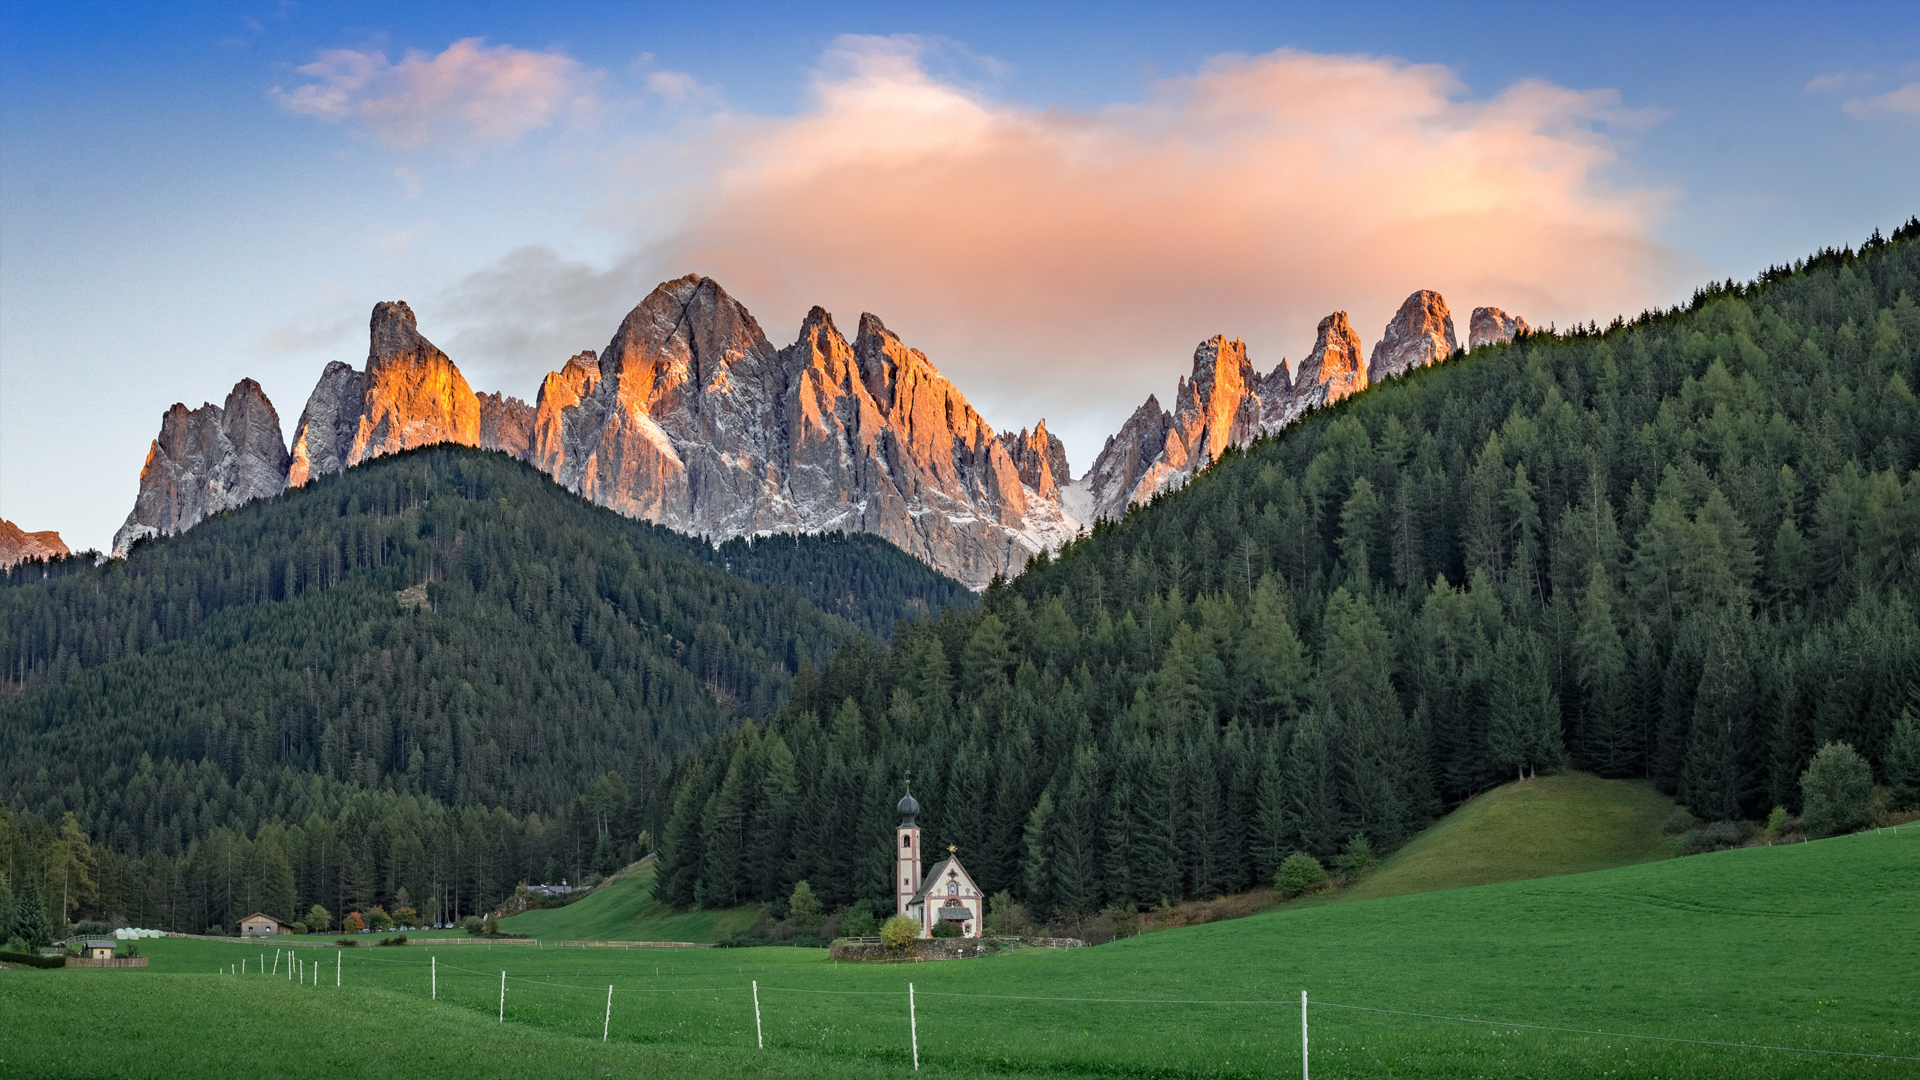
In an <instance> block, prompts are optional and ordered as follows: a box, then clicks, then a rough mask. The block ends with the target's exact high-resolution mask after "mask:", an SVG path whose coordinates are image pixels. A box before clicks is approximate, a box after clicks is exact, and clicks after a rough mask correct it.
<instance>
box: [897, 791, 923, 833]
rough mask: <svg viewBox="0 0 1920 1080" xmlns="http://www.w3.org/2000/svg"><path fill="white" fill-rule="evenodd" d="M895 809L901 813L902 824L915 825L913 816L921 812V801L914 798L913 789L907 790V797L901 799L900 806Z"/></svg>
mask: <svg viewBox="0 0 1920 1080" xmlns="http://www.w3.org/2000/svg"><path fill="white" fill-rule="evenodd" d="M894 809H895V810H897V811H899V812H900V824H902V825H911V824H913V815H915V814H917V813H919V812H920V801H919V800H918V799H915V798H914V797H913V789H911V788H909V789H907V794H906V797H905V798H903V799H901V800H900V805H899V806H896V807H894Z"/></svg>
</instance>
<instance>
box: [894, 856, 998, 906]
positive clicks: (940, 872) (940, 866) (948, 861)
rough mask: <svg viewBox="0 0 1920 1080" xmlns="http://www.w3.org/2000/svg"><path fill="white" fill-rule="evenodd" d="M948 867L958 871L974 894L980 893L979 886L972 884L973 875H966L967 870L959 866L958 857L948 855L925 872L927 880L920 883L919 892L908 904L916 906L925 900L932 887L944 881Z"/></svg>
mask: <svg viewBox="0 0 1920 1080" xmlns="http://www.w3.org/2000/svg"><path fill="white" fill-rule="evenodd" d="M949 867H951V868H952V869H954V870H958V871H959V872H960V874H961V875H962V876H963V877H965V878H966V879H967V884H968V885H971V886H973V890H974V891H975V892H979V891H980V886H979V885H978V884H976V883H975V882H974V880H973V875H972V874H969V873H967V868H966V867H964V866H961V865H960V856H958V855H949V856H947V857H946V858H944V859H941V860H940V861H939V862H937V863H934V864H933V866H932V867H930V868H929V869H928V870H927V878H926V880H925V881H922V882H921V883H920V891H919V892H917V893H914V894H913V899H912V900H909V901H908V903H910V904H917V903H919V902H920V901H922V900H925V899H926V898H927V894H928V893H930V892H932V891H933V887H934V886H935V885H938V884H939V883H940V882H942V881H944V880H946V876H947V869H948V868H949Z"/></svg>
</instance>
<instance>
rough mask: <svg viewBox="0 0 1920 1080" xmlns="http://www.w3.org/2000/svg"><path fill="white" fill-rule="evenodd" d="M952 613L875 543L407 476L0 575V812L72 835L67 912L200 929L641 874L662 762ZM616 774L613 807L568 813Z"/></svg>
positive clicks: (490, 483)
mask: <svg viewBox="0 0 1920 1080" xmlns="http://www.w3.org/2000/svg"><path fill="white" fill-rule="evenodd" d="M788 582H790V583H791V584H787V583H788ZM813 601H817V602H818V603H817V605H816V603H815V602H813ZM970 603H971V594H969V593H966V591H965V590H964V589H963V588H962V587H961V586H959V585H958V583H956V582H953V581H952V580H951V579H948V578H945V577H942V576H941V575H939V574H937V573H935V572H934V571H932V570H931V569H929V568H927V567H926V566H925V565H924V564H921V563H919V562H918V561H916V560H914V559H912V558H911V557H910V556H907V555H906V554H905V553H903V552H901V551H899V550H898V549H897V548H894V547H892V546H891V545H889V544H887V543H886V542H885V541H882V540H880V539H878V538H876V537H857V538H855V537H846V536H840V535H830V536H822V537H802V538H781V539H778V540H772V541H768V540H762V541H760V542H757V543H753V544H748V543H746V542H744V541H738V542H734V543H731V544H723V545H718V546H716V545H712V544H709V543H706V542H705V541H702V540H700V539H698V538H694V537H686V536H681V535H678V534H675V533H672V532H670V531H668V530H665V529H661V528H658V527H655V526H651V525H648V524H645V523H642V522H635V521H630V520H628V519H625V518H622V517H620V516H618V515H617V514H614V513H612V512H611V511H607V510H605V509H602V508H598V507H594V506H592V505H590V504H588V503H586V502H585V501H584V500H581V499H579V498H578V497H576V496H573V495H571V494H569V493H567V492H565V491H563V490H561V489H559V488H558V487H556V486H555V485H553V484H552V483H551V481H550V480H548V479H547V478H545V477H543V476H541V475H539V474H538V473H537V472H535V471H533V470H532V469H530V468H529V467H527V466H526V465H524V464H523V463H520V462H515V461H511V460H509V459H507V458H505V457H504V456H502V455H497V454H489V453H485V452H482V451H476V450H470V449H466V448H457V447H434V448H428V449H425V450H419V451H413V452H410V453H407V454H401V455H395V456H393V457H390V458H383V459H379V460H377V461H375V462H370V463H368V464H367V465H364V466H360V467H357V468H355V469H351V470H348V471H346V472H344V473H340V474H337V475H333V476H328V477H324V478H321V479H319V480H316V481H315V482H314V483H312V484H310V485H308V486H307V487H305V488H302V489H298V490H295V491H290V492H288V493H286V494H284V495H281V496H279V497H276V498H274V499H268V500H261V501H258V502H254V503H250V504H248V505H246V506H243V507H240V508H238V509H236V510H233V511H229V512H227V513H224V514H220V515H216V516H214V517H213V518H210V519H208V520H207V521H204V522H202V523H201V524H199V525H198V526H196V527H194V528H192V529H190V530H187V531H186V532H184V533H181V534H179V535H177V536H173V537H168V538H164V539H158V540H151V541H147V542H144V543H141V544H139V545H137V546H136V548H135V549H134V551H133V552H132V553H131V555H130V556H129V557H128V558H127V559H125V560H114V561H111V562H108V563H106V564H104V565H102V566H100V567H97V568H96V567H94V566H92V565H91V564H90V563H89V562H86V561H84V560H78V559H75V560H64V561H62V562H60V563H58V564H54V565H45V564H42V565H37V566H28V567H23V568H16V570H15V571H14V572H12V573H10V574H8V575H7V576H6V581H5V586H4V587H0V667H4V670H5V673H6V676H5V681H4V688H3V689H0V801H4V803H5V804H6V805H8V806H11V807H12V808H13V809H14V810H15V811H16V812H17V814H18V816H19V820H21V821H23V822H39V823H42V824H43V825H44V826H45V827H46V828H54V829H55V832H56V833H57V831H58V829H57V827H56V826H57V824H58V823H60V822H62V821H63V820H65V819H66V818H67V817H68V816H69V815H70V816H71V817H72V819H73V821H74V823H75V827H76V828H77V829H79V830H80V832H81V833H82V834H83V835H85V836H88V837H91V838H92V839H91V841H90V843H91V844H92V845H93V847H92V850H94V851H95V852H96V854H97V857H98V859H99V860H100V865H101V867H102V869H101V870H100V876H99V877H98V878H96V880H97V881H98V882H99V883H100V884H99V892H98V896H97V898H93V899H89V900H88V901H87V906H85V907H84V908H75V909H73V910H74V911H86V912H89V913H102V914H104V913H119V914H122V915H124V916H126V917H128V918H134V913H135V912H143V913H146V916H147V917H148V918H151V919H152V920H154V921H156V922H158V923H159V924H160V925H162V926H164V927H166V928H173V929H192V930H200V929H204V928H205V927H206V926H208V925H212V924H215V923H219V922H221V921H222V920H229V919H231V918H238V917H239V916H243V915H245V914H247V913H248V911H247V910H240V911H235V910H233V909H234V908H235V907H241V908H244V907H247V903H248V902H256V903H261V904H265V905H267V907H266V910H268V912H269V913H270V914H274V915H276V916H279V917H282V918H291V917H292V916H293V915H294V914H297V913H298V912H303V911H305V910H306V909H307V907H308V906H309V905H310V904H312V903H315V902H322V903H324V904H325V906H328V907H329V908H332V907H335V906H337V905H338V904H341V903H349V904H355V905H360V906H362V907H364V906H366V905H370V904H372V903H391V902H392V899H393V897H394V895H395V891H396V890H397V889H399V888H402V887H405V888H407V889H408V890H409V891H410V895H411V897H412V898H413V899H415V900H416V901H418V902H419V903H424V902H425V901H426V900H427V899H428V898H429V897H434V896H443V897H444V898H445V899H444V900H443V906H444V907H445V909H446V910H449V911H451V910H453V909H454V908H455V907H456V906H457V907H458V909H459V910H463V911H473V910H478V907H477V906H476V905H482V906H483V905H486V904H492V903H496V902H497V901H498V900H499V899H500V898H502V897H503V896H505V895H507V894H509V893H511V891H512V889H513V886H514V885H515V883H517V882H518V881H522V880H529V881H537V880H541V879H543V878H552V879H555V880H557V879H558V878H559V877H563V876H565V877H570V878H573V879H575V880H577V879H578V878H579V877H581V876H583V875H584V874H586V873H591V872H593V870H594V869H595V868H600V869H602V870H603V871H604V870H605V869H608V868H610V865H609V864H611V866H617V865H620V864H623V863H624V862H625V861H627V859H629V858H631V857H633V856H634V844H635V841H636V840H637V839H638V838H639V837H640V836H641V835H642V834H643V833H647V832H648V831H649V824H648V818H647V813H648V811H647V809H646V805H647V804H646V800H647V799H648V798H650V797H651V798H653V799H654V801H655V802H656V803H658V804H660V805H659V806H658V807H657V808H656V809H655V811H653V812H654V814H655V816H656V817H661V816H663V815H664V800H665V798H666V797H667V794H666V793H659V794H651V795H650V793H652V792H654V789H655V788H657V787H658V786H659V781H658V780H657V777H658V776H659V774H661V773H662V771H663V770H664V769H666V768H667V767H668V765H667V763H668V762H669V761H670V759H671V758H672V757H673V756H674V755H675V754H677V753H679V752H682V751H684V750H686V749H689V748H692V747H695V746H698V745H700V744H702V743H703V742H704V741H705V740H707V739H708V738H710V737H711V736H712V735H713V734H714V733H716V732H718V731H721V730H724V729H726V728H729V727H731V726H733V725H735V724H737V723H738V722H739V720H740V719H741V718H742V717H748V716H764V715H766V714H768V713H770V712H771V711H772V710H773V709H774V708H775V707H776V705H777V704H778V703H779V702H780V701H781V700H782V699H783V698H784V697H785V695H786V694H787V693H788V692H789V689H790V687H791V685H792V682H793V679H794V677H795V673H796V671H797V670H798V669H799V668H800V666H801V665H802V664H803V663H805V662H808V661H812V662H815V663H818V662H822V661H824V660H825V659H827V658H828V657H830V656H831V655H832V653H833V652H834V650H836V649H837V648H838V647H839V646H840V645H842V644H844V643H845V642H847V641H850V640H854V639H856V638H859V637H861V636H862V631H861V629H860V627H862V626H865V627H890V626H891V625H892V624H893V623H894V622H897V621H898V620H900V619H902V618H905V617H911V616H914V615H919V616H922V617H924V615H925V614H926V613H928V612H930V611H936V610H940V609H942V608H944V607H947V606H950V605H954V604H959V605H961V606H966V605H969V604H970ZM822 607H830V608H831V609H832V610H833V611H834V612H836V614H827V613H825V612H824V611H823V610H822ZM842 614H844V615H845V616H846V617H845V618H843V617H841V616H842ZM610 773H611V775H612V777H613V779H614V780H615V781H617V783H616V785H615V786H616V787H617V788H618V789H619V791H620V792H623V793H630V794H631V798H630V797H629V794H621V795H620V796H619V798H617V799H613V800H612V801H613V802H616V803H618V804H619V805H620V806H621V807H622V809H621V811H620V812H619V813H612V812H610V811H609V810H607V809H606V808H605V807H604V806H603V807H601V808H599V809H589V808H587V807H586V806H585V805H583V804H582V801H581V800H583V799H587V800H589V801H594V800H596V799H597V800H598V802H599V803H605V802H607V801H608V799H609V798H610V796H607V795H606V792H605V788H606V784H605V783H604V782H605V781H606V778H607V776H608V775H609V774H610ZM595 791H600V792H601V794H600V795H599V796H595V795H594V794H593V793H594V792H595ZM630 803H631V804H632V805H631V806H630V805H629V804H630ZM636 807H637V808H636ZM476 815H478V817H476ZM476 821H482V822H483V824H480V825H476V824H475V822H476ZM587 822H591V823H592V827H591V828H589V827H588V825H587V824H584V823H587ZM39 827H40V826H34V828H39ZM22 828H23V829H26V830H27V832H28V833H33V829H32V828H28V827H27V826H24V825H23V826H22ZM658 828H659V822H658V821H655V822H654V823H653V824H652V826H651V831H652V833H653V834H656V835H657V832H658ZM476 829H477V830H479V832H477V833H476V832H475V831H474V830H476ZM328 830H332V831H333V832H334V833H337V834H338V835H339V836H340V837H341V839H339V840H338V841H337V842H335V841H331V840H328V839H327V837H328V835H329V832H328ZM33 834H34V835H39V834H38V833H33ZM470 834H471V835H470ZM482 834H484V836H482ZM23 835H24V834H23ZM314 837H318V838H319V839H318V840H317V841H312V842H309V841H310V840H311V838H314ZM354 837H359V838H360V839H352V838H354ZM483 838H484V840H485V842H484V843H482V842H481V841H482V839H483ZM42 846H44V845H42ZM275 852H278V853H279V854H277V855H276V854H274V853H275ZM283 862H284V864H285V866H286V867H288V869H289V872H290V873H291V874H292V879H291V880H292V881H293V885H292V887H291V891H289V890H288V889H284V888H280V886H279V884H278V883H282V882H284V881H285V880H286V879H285V878H284V876H283V875H281V874H280V872H279V870H278V869H277V868H278V867H279V866H280V865H281V864H282V863H283ZM33 863H34V860H32V859H27V860H26V862H25V863H23V865H28V864H33ZM20 873H23V874H26V875H27V876H29V877H32V876H34V874H35V871H32V870H31V869H28V870H22V871H20ZM13 880H14V883H15V884H16V885H19V884H20V883H21V882H22V881H23V880H24V879H22V878H19V877H16V878H14V879H13ZM245 897H252V898H254V900H253V901H243V900H242V899H240V898H245ZM283 901H284V904H283ZM416 906H417V905H416ZM249 910H252V909H249ZM422 910H424V909H422ZM69 914H72V912H69Z"/></svg>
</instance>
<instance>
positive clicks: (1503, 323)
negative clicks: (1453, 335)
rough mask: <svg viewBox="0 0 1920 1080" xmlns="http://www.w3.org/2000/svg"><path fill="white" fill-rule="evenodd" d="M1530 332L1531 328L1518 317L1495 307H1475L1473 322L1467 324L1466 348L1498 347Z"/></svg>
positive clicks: (1525, 321)
mask: <svg viewBox="0 0 1920 1080" xmlns="http://www.w3.org/2000/svg"><path fill="white" fill-rule="evenodd" d="M1532 332H1533V327H1531V326H1528V325H1527V320H1525V319H1523V318H1521V317H1520V316H1518V315H1509V314H1507V313H1506V312H1504V311H1501V310H1500V309H1499V308H1497V307H1477V308H1474V309H1473V321H1472V322H1470V323H1468V324H1467V348H1469V349H1477V348H1479V347H1480V346H1482V345H1498V344H1500V343H1501V342H1506V341H1512V340H1513V339H1514V338H1515V337H1516V336H1517V335H1520V334H1529V333H1532Z"/></svg>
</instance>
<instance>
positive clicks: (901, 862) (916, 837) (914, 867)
mask: <svg viewBox="0 0 1920 1080" xmlns="http://www.w3.org/2000/svg"><path fill="white" fill-rule="evenodd" d="M896 809H897V810H899V811H900V827H899V828H897V829H895V830H894V848H893V857H894V867H895V870H896V873H895V874H894V875H893V913H894V914H896V915H905V914H906V913H907V907H908V906H909V905H911V904H912V903H913V897H914V894H916V893H918V892H919V891H920V826H918V825H915V824H914V823H913V816H914V815H915V814H918V813H919V812H920V804H919V803H918V802H916V801H915V800H914V797H913V789H912V788H911V787H909V788H908V789H907V794H906V797H905V798H903V799H901V800H900V805H899V806H898V807H896Z"/></svg>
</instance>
